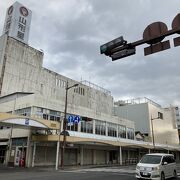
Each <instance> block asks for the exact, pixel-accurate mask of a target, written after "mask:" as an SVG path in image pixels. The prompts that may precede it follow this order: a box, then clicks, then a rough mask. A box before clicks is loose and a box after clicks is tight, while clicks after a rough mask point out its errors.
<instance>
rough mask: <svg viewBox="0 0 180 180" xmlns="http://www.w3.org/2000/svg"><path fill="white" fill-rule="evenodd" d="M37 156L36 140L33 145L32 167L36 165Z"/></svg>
mask: <svg viewBox="0 0 180 180" xmlns="http://www.w3.org/2000/svg"><path fill="white" fill-rule="evenodd" d="M35 156H36V142H34V146H33V155H32V167H34V161H35Z"/></svg>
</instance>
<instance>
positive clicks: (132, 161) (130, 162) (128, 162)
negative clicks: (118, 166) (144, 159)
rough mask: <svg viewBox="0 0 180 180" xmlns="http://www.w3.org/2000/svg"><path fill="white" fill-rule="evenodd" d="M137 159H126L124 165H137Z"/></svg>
mask: <svg viewBox="0 0 180 180" xmlns="http://www.w3.org/2000/svg"><path fill="white" fill-rule="evenodd" d="M137 163H138V159H137V158H128V159H125V165H130V164H137Z"/></svg>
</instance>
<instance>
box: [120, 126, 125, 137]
mask: <svg viewBox="0 0 180 180" xmlns="http://www.w3.org/2000/svg"><path fill="white" fill-rule="evenodd" d="M118 137H120V138H126V127H125V126H121V125H118Z"/></svg>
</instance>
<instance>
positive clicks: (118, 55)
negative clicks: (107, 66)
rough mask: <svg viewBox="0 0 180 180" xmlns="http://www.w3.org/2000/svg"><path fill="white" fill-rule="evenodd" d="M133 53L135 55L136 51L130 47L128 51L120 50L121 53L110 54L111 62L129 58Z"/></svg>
mask: <svg viewBox="0 0 180 180" xmlns="http://www.w3.org/2000/svg"><path fill="white" fill-rule="evenodd" d="M135 53H136V49H135V47H132V48H130V49H124V50H121V51H118V52H116V53H114V54H112V55H111V58H112V61H115V60H117V59H121V58H124V57H127V56H131V55H133V54H135Z"/></svg>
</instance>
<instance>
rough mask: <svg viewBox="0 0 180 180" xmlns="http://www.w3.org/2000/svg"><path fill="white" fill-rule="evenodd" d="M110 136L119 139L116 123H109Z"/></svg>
mask: <svg viewBox="0 0 180 180" xmlns="http://www.w3.org/2000/svg"><path fill="white" fill-rule="evenodd" d="M107 127H108V136H112V137H117V125H116V124H114V123H108V124H107Z"/></svg>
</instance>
